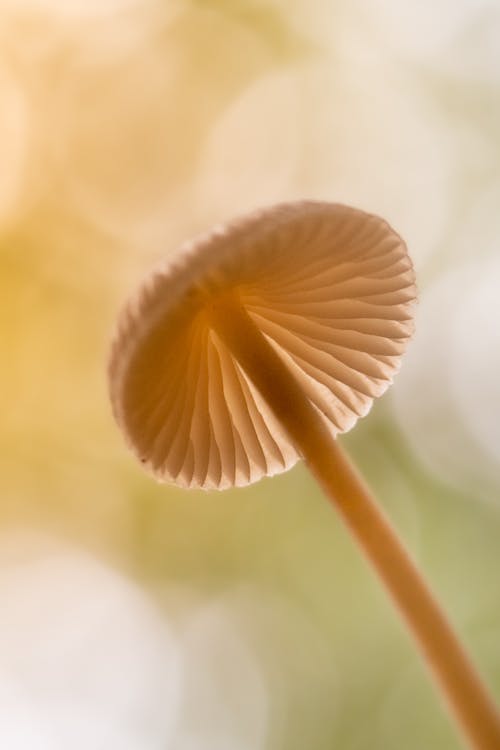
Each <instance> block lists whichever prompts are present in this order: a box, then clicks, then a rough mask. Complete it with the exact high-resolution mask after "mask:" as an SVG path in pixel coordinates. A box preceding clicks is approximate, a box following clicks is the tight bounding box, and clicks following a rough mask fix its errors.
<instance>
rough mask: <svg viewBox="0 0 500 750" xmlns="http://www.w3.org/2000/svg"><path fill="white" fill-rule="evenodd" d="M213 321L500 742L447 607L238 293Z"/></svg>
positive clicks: (471, 709) (472, 734) (436, 659)
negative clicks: (435, 594)
mask: <svg viewBox="0 0 500 750" xmlns="http://www.w3.org/2000/svg"><path fill="white" fill-rule="evenodd" d="M209 316H210V323H211V326H212V328H213V330H214V331H215V333H216V335H217V336H218V337H219V338H220V339H221V340H222V341H223V342H224V344H225V345H226V346H227V347H228V348H229V349H230V350H231V353H232V354H233V356H234V357H235V358H236V359H237V361H238V362H239V364H240V366H241V367H242V369H243V370H244V371H245V373H246V374H247V375H248V377H249V378H250V379H251V381H252V382H253V384H254V385H255V387H256V388H257V389H258V390H259V392H260V393H261V395H262V396H263V397H264V398H265V399H266V401H267V403H268V404H269V406H270V407H271V409H272V410H273V412H274V414H275V415H276V417H277V418H278V420H279V421H280V423H281V424H282V426H283V427H284V428H285V430H286V432H287V434H288V435H289V437H290V439H291V440H292V441H293V443H294V445H295V447H296V448H297V450H298V451H299V452H300V454H301V455H302V456H303V458H304V459H305V461H306V462H307V464H308V465H309V468H310V469H311V471H312V473H313V474H314V476H315V477H316V479H317V480H318V481H319V484H320V485H321V486H322V487H323V489H324V491H325V492H326V494H327V496H328V498H329V499H330V501H331V503H332V505H334V506H335V508H337V510H338V511H339V512H340V515H341V516H342V518H343V519H344V522H345V523H346V524H347V526H348V527H349V529H350V531H351V533H352V534H353V536H354V538H355V539H356V541H357V542H358V544H359V545H360V547H361V548H362V549H363V551H364V553H365V555H366V557H367V558H368V561H369V562H370V563H371V565H372V566H373V567H374V568H375V570H376V571H377V573H378V575H379V576H380V578H381V579H382V581H383V582H384V584H385V586H386V588H387V589H388V591H389V593H390V594H391V596H392V599H393V601H394V603H395V604H396V606H397V607H398V609H399V611H400V612H401V614H402V616H403V618H404V619H405V620H406V623H407V625H408V627H409V630H410V632H411V633H412V634H413V637H414V639H415V641H416V644H417V646H418V647H419V649H420V651H421V652H422V654H423V656H424V659H425V661H426V663H427V665H428V666H429V668H430V670H431V672H432V673H433V675H434V678H435V681H436V683H437V685H438V687H439V688H440V689H441V692H442V694H443V696H444V697H445V699H446V700H447V703H448V705H449V707H450V709H451V711H452V713H453V714H454V715H455V717H456V719H457V720H458V723H459V725H460V726H461V728H462V730H463V733H464V735H465V737H466V738H467V739H468V741H469V744H470V747H471V748H475V750H498V749H499V748H500V716H499V714H498V712H497V709H496V707H495V705H494V703H493V700H492V698H491V696H490V695H489V693H488V690H487V688H486V686H485V685H484V684H483V682H482V680H481V678H480V677H479V675H478V674H477V672H476V670H475V668H474V666H473V664H472V663H471V661H470V659H469V657H468V655H467V653H466V651H465V649H464V647H463V646H462V644H461V642H460V640H459V639H458V637H457V635H456V634H455V632H454V630H453V629H452V628H451V626H450V624H449V623H448V621H447V619H446V616H445V614H444V613H443V611H442V610H441V608H440V606H439V605H438V603H437V601H436V599H435V598H434V596H433V594H432V593H431V591H430V590H429V588H428V586H427V584H426V583H425V581H424V580H423V578H422V575H421V574H420V572H419V571H418V569H417V567H416V565H415V563H414V562H413V560H412V559H411V558H410V556H409V554H408V552H407V550H406V548H405V546H404V545H403V544H402V542H401V541H400V540H399V538H398V536H397V534H396V532H395V530H394V529H393V527H392V525H391V523H390V522H389V520H388V519H387V518H386V516H385V514H384V513H383V511H382V510H381V509H380V508H379V507H378V505H377V503H376V501H375V499H374V498H373V496H372V494H371V493H370V491H369V489H368V488H367V487H366V485H365V484H364V482H363V480H362V479H361V477H360V476H359V475H358V473H357V471H356V470H355V468H354V467H353V466H352V464H351V463H350V461H349V459H348V458H347V456H346V455H345V453H344V452H343V451H342V449H341V448H340V446H339V445H338V443H337V441H336V440H335V439H334V438H333V437H332V435H331V433H330V431H329V429H328V427H327V425H326V423H325V421H324V420H323V419H322V417H321V416H320V414H319V412H318V411H317V409H316V408H315V407H314V406H313V405H312V403H311V402H310V400H309V399H308V398H307V396H306V395H305V394H304V392H303V391H302V389H301V387H300V384H299V383H298V382H297V380H296V379H295V377H294V376H293V374H292V372H291V370H290V369H289V368H288V367H287V365H286V364H285V362H284V361H283V360H282V359H281V358H280V356H279V355H278V354H277V352H276V351H275V349H274V348H273V346H272V345H271V344H270V343H269V342H268V340H267V339H266V338H265V336H264V335H263V334H262V333H261V332H260V331H259V329H258V328H257V327H256V325H255V324H254V323H253V321H252V319H251V317H250V316H249V314H248V313H247V312H246V310H245V309H244V308H243V307H242V306H241V304H239V302H238V300H237V298H236V297H225V298H219V300H217V301H214V303H213V304H212V305H211V310H210V312H209Z"/></svg>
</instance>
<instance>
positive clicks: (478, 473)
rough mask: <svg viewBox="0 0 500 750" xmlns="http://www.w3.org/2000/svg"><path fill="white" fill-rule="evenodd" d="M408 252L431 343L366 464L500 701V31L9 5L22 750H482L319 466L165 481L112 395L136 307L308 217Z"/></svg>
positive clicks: (13, 705)
mask: <svg viewBox="0 0 500 750" xmlns="http://www.w3.org/2000/svg"><path fill="white" fill-rule="evenodd" d="M303 197H306V198H318V199H327V200H333V201H339V202H342V203H349V204H353V205H355V206H358V207H360V208H363V209H365V210H367V211H371V212H375V213H380V214H381V215H383V216H384V217H385V218H387V219H388V220H389V221H390V222H391V223H392V224H393V226H394V227H395V228H396V229H397V230H398V231H399V232H400V233H401V234H402V235H403V236H404V237H405V239H406V240H407V242H408V245H409V249H410V253H411V255H412V257H413V259H414V262H415V265H416V268H417V272H418V277H419V287H420V304H419V310H418V317H417V335H416V337H415V340H414V342H413V343H412V345H411V347H410V351H409V352H408V355H407V357H406V358H405V361H404V364H403V368H402V371H401V373H400V375H399V376H398V378H397V380H396V383H395V385H394V387H393V388H392V389H391V392H390V393H389V394H388V395H387V396H386V397H385V398H384V399H383V400H382V402H381V403H380V404H377V405H376V406H375V407H374V409H373V411H372V413H371V414H370V415H369V416H368V417H367V418H366V419H365V420H363V421H362V422H360V423H359V425H358V426H357V427H356V428H355V430H354V431H353V432H352V433H350V434H349V435H348V436H346V437H345V438H343V439H342V442H343V443H344V444H345V446H346V447H347V449H348V450H349V452H350V453H351V455H352V456H353V457H354V458H355V459H356V461H357V463H358V465H359V466H360V467H361V469H362V470H363V472H364V474H365V476H366V477H367V479H368V480H369V482H370V484H371V486H372V487H373V489H374V491H375V492H376V494H377V496H378V497H379V499H380V502H381V503H382V504H383V505H384V507H385V508H386V510H387V511H388V513H389V514H390V516H391V518H392V519H393V521H394V523H395V524H396V525H397V527H398V528H399V529H400V531H401V534H402V536H403V538H404V539H405V540H406V541H407V543H408V545H409V546H410V548H411V550H412V552H413V554H414V555H415V557H416V558H417V560H418V562H419V565H420V566H421V567H422V568H423V570H424V571H425V572H426V574H427V575H428V577H429V579H430V581H431V582H432V585H433V587H434V588H435V590H436V592H437V593H438V594H439V596H440V597H441V599H442V601H443V603H444V605H445V607H446V609H447V610H448V612H449V613H450V616H451V618H452V619H453V621H454V623H455V624H456V627H457V629H458V630H459V632H460V633H461V635H462V636H463V638H464V640H465V642H466V643H467V644H468V646H469V647H470V649H471V651H472V653H473V655H474V657H475V659H476V661H477V663H478V664H479V666H480V668H481V669H482V671H483V673H484V675H485V678H486V679H487V681H488V682H489V684H490V685H491V687H492V690H493V691H494V692H495V694H496V696H497V697H498V698H499V699H500V388H499V386H498V382H499V375H498V373H499V371H500V333H499V331H500V326H499V324H498V320H499V316H500V249H499V235H500V211H499V205H500V6H499V5H498V3H491V2H487V1H486V0H460V2H456V0H455V2H451V0H433V2H430V0H424V1H423V2H421V3H409V2H406V3H401V2H399V3H398V2H396V0H354V1H353V0H330V1H328V0H309V2H306V0H289V1H288V2H285V0H267V1H266V0H260V1H259V0H172V1H169V0H0V356H1V368H0V394H1V404H0V409H1V422H0V466H1V469H0V471H1V474H0V476H1V480H0V481H1V484H0V746H1V747H2V748H6V750H63V749H64V750H66V749H67V748H72V750H80V748H82V750H83V748H86V749H87V748H93V749H95V750H101V748H102V750H110V749H111V750H281V749H283V750H285V748H286V750H304V749H305V748H314V749H315V750H322V749H323V748H324V749H325V750H327V749H329V750H331V749H332V748H339V750H399V749H400V748H404V750H422V749H423V748H426V749H427V748H428V749H429V750H434V748H435V749H436V750H438V749H439V750H458V748H459V742H458V740H457V738H456V735H455V733H454V731H453V729H452V727H451V725H450V723H449V721H448V719H447V717H446V716H445V714H444V713H443V710H442V707H441V706H440V705H439V701H438V700H437V698H436V696H435V694H434V691H433V689H432V687H431V686H430V684H429V681H428V679H427V677H426V675H425V674H424V671H423V668H422V666H421V664H420V661H419V660H418V658H417V657H416V655H415V654H414V651H413V648H412V646H411V644H409V642H408V639H407V636H406V634H405V633H404V632H403V629H402V627H401V625H400V623H399V621H398V620H397V618H396V616H395V614H394V612H393V610H392V608H391V605H390V603H389V602H388V600H387V599H386V597H385V595H384V593H383V592H382V591H381V590H380V588H379V585H378V582H377V581H375V580H374V578H373V577H372V574H371V573H370V571H368V570H367V568H366V566H365V564H364V562H363V560H361V558H360V556H359V554H358V551H357V550H356V549H355V548H354V546H353V544H352V542H351V541H350V539H349V538H347V534H346V533H345V531H344V529H343V528H342V527H341V525H340V522H339V521H338V519H337V518H336V517H335V516H334V514H333V513H332V512H331V510H330V508H329V507H328V505H327V503H325V501H324V499H323V498H322V496H321V493H320V491H319V489H318V488H317V487H316V486H315V485H314V484H313V482H312V480H311V478H310V477H309V476H308V474H307V472H306V471H305V470H304V468H303V467H302V466H300V465H299V466H297V467H296V468H294V469H293V470H292V471H290V472H289V473H288V474H286V475H283V476H280V477H276V478H274V479H269V480H265V481H263V482H261V483H259V484H257V485H255V486H252V487H249V488H247V489H243V490H239V491H234V492H232V491H231V492H225V493H199V492H185V491H182V490H178V489H175V488H170V487H166V486H159V485H155V484H154V483H153V482H152V481H151V480H150V479H149V478H148V477H147V476H145V475H143V474H142V472H141V470H140V468H139V467H137V466H136V464H135V462H134V460H133V459H132V458H131V457H130V456H129V455H128V453H127V451H126V449H125V448H124V445H123V442H122V439H121V436H120V434H119V433H118V430H117V428H116V427H115V425H114V424H113V421H112V418H111V415H110V408H109V405H108V399H107V393H106V377H105V375H106V359H107V347H108V342H109V340H110V336H111V331H112V327H113V324H114V320H115V317H116V313H117V310H118V308H119V306H120V304H121V302H122V300H123V299H124V298H125V296H126V295H127V293H128V292H129V291H130V290H131V289H132V288H133V287H134V286H135V284H136V283H137V281H138V280H139V279H140V278H141V276H142V274H144V273H145V272H146V271H147V270H148V269H149V268H150V267H151V265H152V264H154V263H155V262H156V261H157V260H159V259H161V258H163V257H165V256H166V255H167V254H169V253H171V252H174V251H175V248H176V246H177V245H178V244H179V242H181V241H182V240H184V239H185V238H189V237H190V236H192V235H193V234H195V233H197V232H199V231H203V230H205V229H208V228H209V227H210V226H211V225H212V224H213V223H214V222H216V221H220V220H223V219H227V218H230V217H232V216H233V215H234V214H235V213H237V212H240V211H246V210H249V209H252V208H255V207H257V206H260V205H264V204H266V203H270V202H274V201H281V200H285V199H293V198H303Z"/></svg>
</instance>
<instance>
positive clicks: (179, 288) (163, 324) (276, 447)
mask: <svg viewBox="0 0 500 750" xmlns="http://www.w3.org/2000/svg"><path fill="white" fill-rule="evenodd" d="M415 295H416V292H415V280H414V273H413V268H412V264H411V261H410V259H409V257H408V254H407V251H406V247H405V245H404V243H403V241H402V240H401V238H400V237H399V236H398V235H397V234H396V233H395V232H394V231H393V230H392V229H391V228H390V227H389V226H388V224H387V223H386V222H385V221H383V220H382V219H380V218H378V217H376V216H372V215H369V214H366V213H364V212H362V211H359V210H356V209H353V208H349V207H347V206H341V205H336V204H328V203H313V202H300V203H290V204H284V205H278V206H275V207H272V208H269V209H266V210H263V211H259V212H257V213H254V214H251V215H250V216H248V217H243V218H241V219H238V220H236V221H235V222H233V223H231V224H228V225H227V226H222V227H219V228H216V229H215V230H214V231H213V232H212V233H211V234H208V235H207V236H205V237H201V238H199V239H198V240H196V241H195V242H193V243H191V244H189V245H187V246H186V247H185V248H184V249H183V250H182V251H181V252H180V253H179V255H178V256H177V259H176V260H174V261H173V262H171V263H168V264H167V265H165V266H163V267H161V268H159V269H157V270H156V271H154V272H153V273H152V274H151V276H150V277H149V278H148V279H147V280H146V281H145V282H144V283H143V284H142V286H141V287H140V289H139V291H138V293H137V294H136V295H135V296H134V297H133V298H132V300H131V301H130V302H129V303H128V305H127V306H126V307H125V309H124V311H123V313H122V315H121V318H120V321H119V325H118V331H117V335H116V338H115V341H114V345H113V349H112V355H111V362H110V369H109V375H110V393H111V400H112V403H113V408H114V413H115V416H116V419H117V421H118V423H119V425H120V427H121V428H122V430H123V432H124V433H125V436H126V438H127V440H128V442H129V444H130V446H131V447H132V449H133V450H134V452H135V453H136V454H137V455H138V457H139V458H140V460H141V461H142V462H143V463H144V464H145V465H146V467H147V468H148V469H149V470H151V471H152V472H153V473H154V474H155V476H157V477H158V478H159V479H163V480H167V481H174V482H177V483H179V484H181V485H182V486H186V487H206V488H210V487H212V488H224V487H229V486H233V485H243V484H248V483H249V482H253V481H256V480H257V479H259V478H260V477H262V476H264V475H266V474H275V473H278V472H280V471H284V470H286V469H288V468H289V467H290V466H291V465H292V464H293V463H294V462H295V461H296V460H297V458H298V457H299V456H301V457H303V458H304V459H305V460H306V462H307V464H308V466H309V468H310V469H311V471H312V472H313V474H314V475H315V476H316V478H317V479H318V481H319V483H320V484H321V486H322V487H323V489H324V490H325V492H326V494H327V496H328V497H329V499H330V501H331V502H332V504H333V505H334V506H335V508H336V509H337V510H338V511H339V513H340V515H341V517H342V518H343V520H344V522H345V523H346V525H347V526H348V528H349V529H350V531H351V532H352V534H353V536H354V538H355V539H356V540H357V542H358V543H359V545H360V546H361V548H362V549H363V551H364V553H365V554H366V556H367V558H368V560H369V561H370V563H371V564H372V565H373V567H374V569H375V570H376V571H377V573H378V574H379V576H380V578H381V579H382V581H383V582H384V583H385V585H386V587H387V589H388V590H389V592H390V594H391V595H392V597H393V600H394V602H395V604H396V605H397V606H398V608H399V610H400V612H401V614H402V616H403V617H404V619H405V620H406V622H407V624H408V626H409V629H410V631H411V633H412V634H413V636H414V638H415V640H416V642H417V645H418V646H419V648H420V649H421V651H422V652H423V654H424V656H425V658H426V661H427V665H428V666H429V667H430V669H431V670H432V672H433V674H434V677H435V679H436V682H437V685H438V686H439V687H440V689H441V690H442V692H443V695H444V697H445V698H446V699H447V701H448V704H449V706H450V708H451V709H452V711H453V712H454V714H455V717H456V719H457V721H458V722H459V724H460V726H461V728H462V730H463V731H464V735H465V736H466V737H467V739H468V740H469V742H470V744H471V747H473V748H476V750H498V748H499V747H500V718H499V716H498V713H497V711H496V707H495V705H494V704H493V702H492V700H491V698H490V696H489V694H488V691H487V690H486V688H485V687H484V685H483V684H482V682H481V680H480V679H479V677H478V676H477V674H476V673H475V670H474V668H473V666H472V664H471V663H470V661H469V659H468V657H467V654H466V653H465V651H464V649H463V647H462V645H461V643H460V642H459V640H458V639H457V637H456V635H455V634H454V632H453V631H452V629H451V628H450V626H449V624H448V622H447V620H446V617H445V615H444V614H443V612H442V611H441V609H440V608H439V606H438V604H437V603H436V601H435V599H434V597H433V595H432V594H431V592H430V591H429V589H428V587H427V585H426V583H425V582H424V581H423V579H422V577H421V575H420V573H419V572H418V570H417V569H416V567H415V565H414V563H413V561H412V560H411V559H410V557H409V556H408V553H407V551H406V549H405V547H404V546H403V544H402V543H401V542H400V541H399V539H398V537H397V535H396V533H395V531H394V529H393V528H392V527H391V525H390V523H389V522H388V520H387V519H386V518H385V516H384V514H383V513H382V511H381V510H380V509H379V507H378V505H377V503H376V502H375V500H374V498H373V497H372V495H371V493H370V492H369V490H368V489H367V488H366V487H365V485H364V483H363V482H362V480H361V479H360V477H359V476H358V474H357V473H356V471H355V469H354V468H353V467H352V466H351V465H350V463H349V461H348V459H347V457H346V456H345V455H344V454H343V452H342V451H341V449H340V447H339V445H338V443H337V441H336V439H335V436H336V435H337V433H339V432H344V431H345V430H347V429H349V428H350V427H352V426H353V424H354V423H355V422H356V420H357V418H358V417H359V416H363V415H365V414H366V413H367V412H368V410H369V409H370V406H371V404H372V401H373V399H374V398H375V397H377V396H380V395H381V394H382V393H383V392H384V391H385V390H386V389H387V387H388V385H389V384H390V382H391V380H392V377H393V375H394V374H395V372H396V371H397V369H398V367H399V362H400V357H401V355H402V353H403V351H404V349H405V345H406V342H407V341H408V338H409V337H410V335H411V333H412V330H413V319H412V318H413V316H412V307H413V304H414V301H415Z"/></svg>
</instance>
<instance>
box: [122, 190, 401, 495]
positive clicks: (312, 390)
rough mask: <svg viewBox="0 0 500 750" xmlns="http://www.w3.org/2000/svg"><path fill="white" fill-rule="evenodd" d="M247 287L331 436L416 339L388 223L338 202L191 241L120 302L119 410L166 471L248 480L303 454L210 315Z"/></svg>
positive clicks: (170, 476) (296, 207)
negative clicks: (128, 298) (411, 339)
mask: <svg viewBox="0 0 500 750" xmlns="http://www.w3.org/2000/svg"><path fill="white" fill-rule="evenodd" d="M228 293H230V294H237V295H238V299H239V301H240V303H241V304H242V305H243V307H244V308H245V309H246V311H247V312H248V313H249V315H250V316H251V318H252V320H253V321H254V323H255V324H257V326H258V327H259V328H260V330H261V331H263V333H264V334H265V335H266V336H267V338H268V339H269V341H270V342H271V343H272V344H273V345H274V346H275V347H276V349H277V351H278V352H279V353H280V355H281V356H282V357H283V359H284V360H285V362H286V363H287V365H288V366H289V367H290V369H291V370H292V372H293V373H294V374H295V377H296V379H297V380H298V381H299V382H300V383H301V385H302V387H303V389H304V391H305V392H306V394H307V395H308V397H309V398H310V400H311V401H312V403H313V404H314V405H315V406H316V408H317V409H318V412H319V413H320V414H322V415H323V417H324V418H325V419H326V421H327V423H328V426H329V427H330V429H331V431H332V432H333V434H337V433H338V432H345V431H346V430H348V429H350V428H351V427H352V426H353V425H354V424H355V422H356V420H357V419H358V417H360V416H364V415H365V414H366V413H367V412H368V411H369V409H370V406H371V404H372V401H373V399H374V398H376V397H378V396H380V395H381V394H382V393H383V392H384V391H385V390H386V388H387V387H388V385H389V384H390V382H391V380H392V377H393V375H394V373H395V372H396V371H397V369H398V367H399V360H400V356H401V354H402V353H403V351H404V349H405V346H406V342H407V340H408V338H409V336H410V335H411V332H412V329H413V324H412V315H411V307H412V305H413V303H414V300H415V286H414V274H413V269H412V264H411V261H410V259H409V257H408V254H407V251H406V247H405V245H404V243H403V241H402V240H401V238H400V237H399V236H398V235H397V234H396V233H395V232H394V231H393V230H392V229H391V228H390V227H389V226H388V225H387V224H386V222H384V221H383V220H382V219H380V218H378V217H375V216H372V215H369V214H365V213H363V212H362V211H358V210H356V209H352V208H349V207H346V206H342V205H338V204H328V203H313V202H299V203H291V204H283V205H279V206H275V207H272V208H270V209H265V210H263V211H258V212H256V213H253V214H251V215H249V216H247V217H244V218H242V219H239V220H236V221H235V222H233V223H232V224H230V225H228V226H225V227H218V228H216V229H215V230H214V231H213V232H212V233H211V234H209V235H207V236H205V237H202V238H200V239H198V240H196V241H194V242H193V243H191V244H190V245H187V246H185V247H184V248H183V249H182V250H181V251H180V252H179V254H178V255H177V257H176V258H174V260H173V261H172V262H170V263H168V264H167V265H164V266H163V267H160V268H159V269H157V270H155V271H154V272H153V273H152V274H151V275H150V276H149V277H148V278H147V279H146V280H145V281H144V283H143V284H142V285H141V287H140V288H139V290H138V292H137V293H136V295H135V296H134V297H133V298H132V299H131V301H130V302H129V303H128V305H127V306H126V307H125V309H124V310H123V312H122V315H121V318H120V321H119V325H118V333H117V336H116V338H115V342H114V346H113V353H112V358H111V364H110V390H111V398H112V402H113V407H114V412H115V416H116V418H117V420H118V422H119V424H120V426H121V427H122V429H123V430H124V432H125V435H126V437H127V440H128V442H129V443H130V445H131V447H132V448H133V450H134V452H135V453H136V454H137V455H138V456H139V458H140V460H141V461H142V462H143V463H144V464H145V465H146V467H147V468H149V469H150V470H152V471H153V473H154V474H155V475H156V476H157V477H158V478H160V479H164V480H167V481H175V482H177V483H178V484H181V485H183V486H195V487H206V488H219V489H222V488H224V487H228V486H231V485H233V484H236V485H244V484H248V483H251V482H254V481H256V480H258V479H260V478H261V477H262V476H265V475H271V474H276V473H279V472H281V471H284V470H286V469H288V468H289V467H290V466H291V465H293V463H295V461H296V460H297V458H298V454H297V450H296V448H295V447H293V446H292V445H291V444H290V441H289V439H288V438H287V436H286V434H285V432H284V430H283V428H282V427H281V426H280V425H279V423H278V422H277V421H276V418H275V417H274V415H273V414H272V412H271V410H270V409H269V408H268V407H267V405H266V404H265V403H264V402H263V400H262V398H261V397H260V396H259V394H258V392H257V391H256V389H255V388H254V386H253V385H252V383H251V381H250V380H249V378H248V377H247V375H246V374H245V373H244V372H243V371H242V369H241V368H240V366H239V365H238V364H237V363H236V361H235V359H234V357H233V356H232V354H231V352H230V351H229V350H228V349H227V347H226V345H225V344H224V343H223V342H222V341H221V339H220V337H219V336H218V335H217V334H216V333H215V332H214V331H213V329H212V327H211V325H210V320H209V316H210V307H211V305H213V304H214V301H215V300H217V298H218V297H220V296H221V295H226V294H228Z"/></svg>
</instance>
